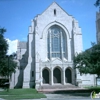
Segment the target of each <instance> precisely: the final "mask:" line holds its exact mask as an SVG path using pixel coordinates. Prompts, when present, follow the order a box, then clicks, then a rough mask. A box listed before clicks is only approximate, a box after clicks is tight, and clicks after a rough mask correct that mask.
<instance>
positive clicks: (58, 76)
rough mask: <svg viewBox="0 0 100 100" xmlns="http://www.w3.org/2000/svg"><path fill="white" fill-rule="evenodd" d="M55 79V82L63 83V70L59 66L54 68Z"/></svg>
mask: <svg viewBox="0 0 100 100" xmlns="http://www.w3.org/2000/svg"><path fill="white" fill-rule="evenodd" d="M53 81H54V83H61V71H60V70H59V69H58V68H55V69H54V70H53Z"/></svg>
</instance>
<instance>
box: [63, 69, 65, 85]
mask: <svg viewBox="0 0 100 100" xmlns="http://www.w3.org/2000/svg"><path fill="white" fill-rule="evenodd" d="M62 74H63V80H62V83H63V85H65V68H64V67H63V70H62Z"/></svg>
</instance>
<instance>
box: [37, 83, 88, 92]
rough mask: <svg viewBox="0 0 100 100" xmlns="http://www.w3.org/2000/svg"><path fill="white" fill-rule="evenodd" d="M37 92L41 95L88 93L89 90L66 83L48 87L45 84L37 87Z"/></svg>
mask: <svg viewBox="0 0 100 100" xmlns="http://www.w3.org/2000/svg"><path fill="white" fill-rule="evenodd" d="M38 92H42V93H57V94H58V93H87V92H88V93H90V91H89V90H87V89H85V88H80V87H78V86H75V85H72V84H69V83H67V84H66V85H62V84H54V85H49V84H45V85H42V86H40V87H39V89H38Z"/></svg>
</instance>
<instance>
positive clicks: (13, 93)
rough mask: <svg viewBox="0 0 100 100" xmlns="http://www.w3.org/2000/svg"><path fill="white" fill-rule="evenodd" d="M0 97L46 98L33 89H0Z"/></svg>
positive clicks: (14, 98) (12, 99)
mask: <svg viewBox="0 0 100 100" xmlns="http://www.w3.org/2000/svg"><path fill="white" fill-rule="evenodd" d="M0 98H3V99H6V100H16V99H39V98H46V96H45V95H44V94H42V93H38V92H37V91H36V90H35V89H9V92H7V91H6V90H5V91H0Z"/></svg>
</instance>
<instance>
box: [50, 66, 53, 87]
mask: <svg viewBox="0 0 100 100" xmlns="http://www.w3.org/2000/svg"><path fill="white" fill-rule="evenodd" d="M50 72H51V74H50V76H51V77H50V80H51V83H50V84H51V85H53V68H52V67H51V69H50Z"/></svg>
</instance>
